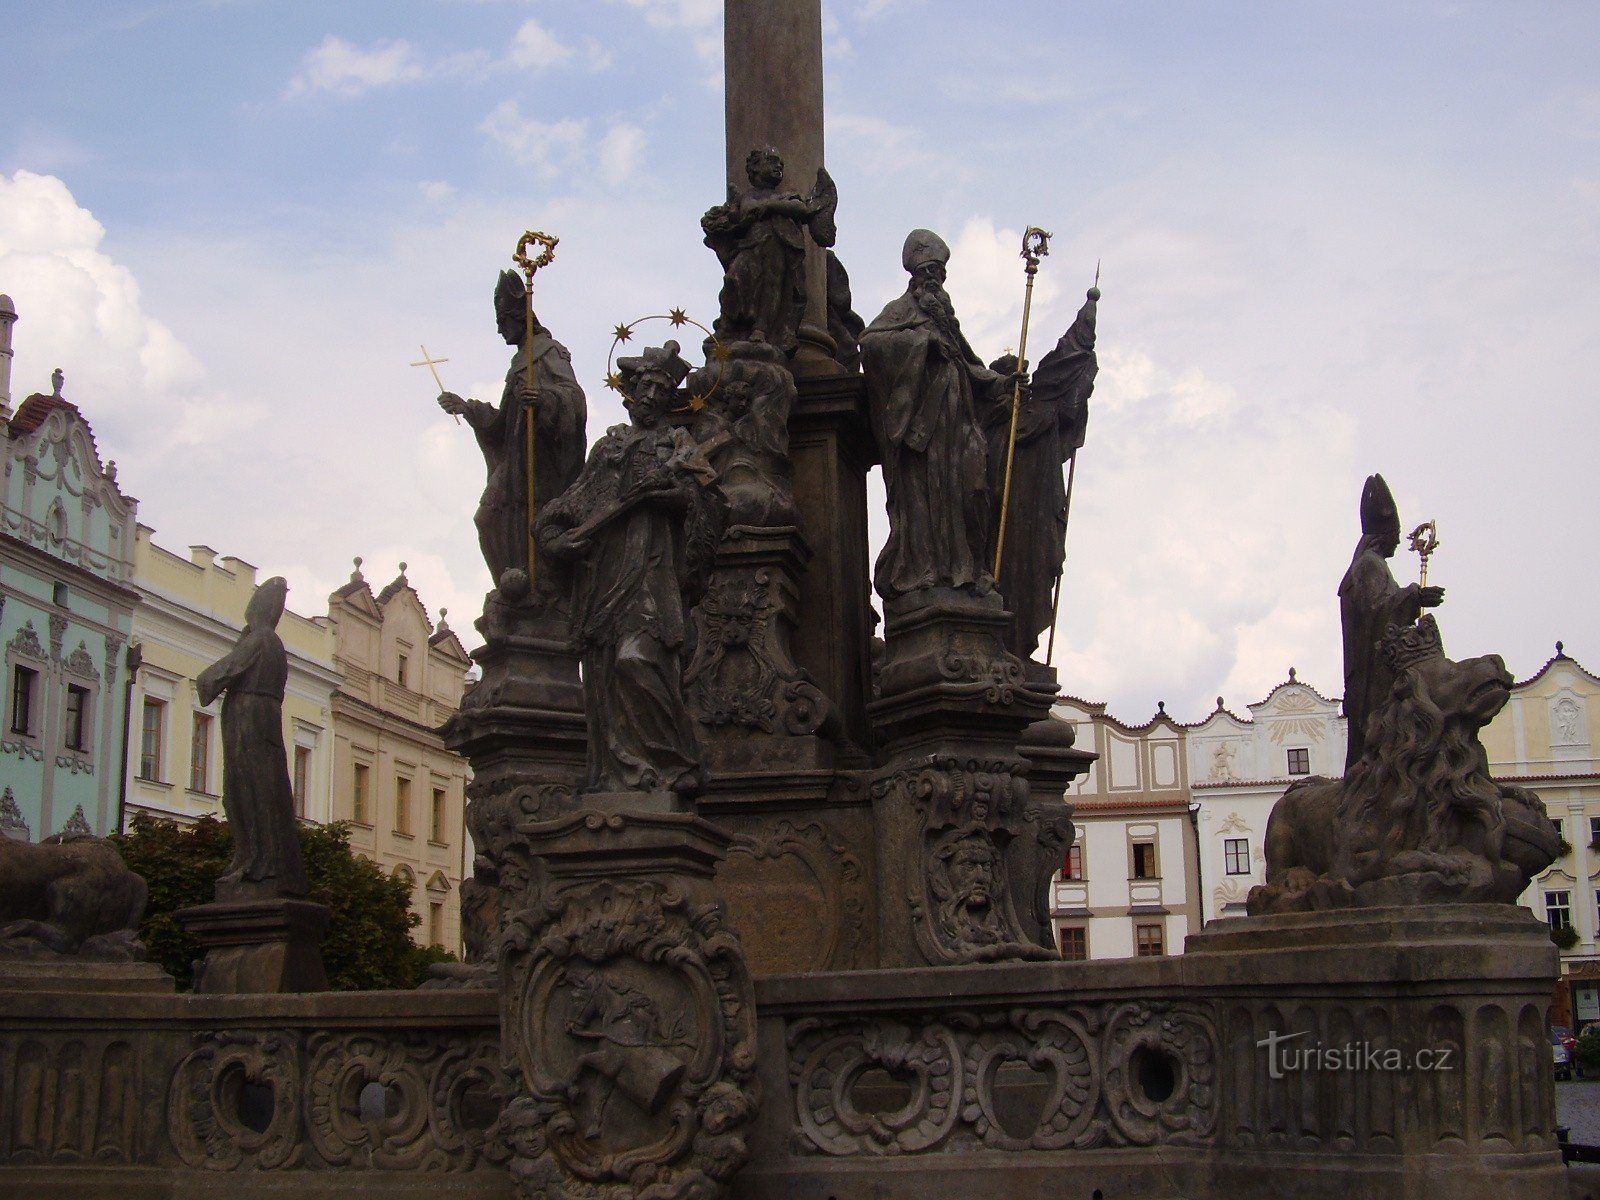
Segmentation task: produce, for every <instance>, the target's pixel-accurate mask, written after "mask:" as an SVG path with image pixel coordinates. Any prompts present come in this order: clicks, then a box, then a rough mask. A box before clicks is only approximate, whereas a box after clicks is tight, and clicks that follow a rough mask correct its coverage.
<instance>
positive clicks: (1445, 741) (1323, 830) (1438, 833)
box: [1247, 615, 1560, 916]
mask: <svg viewBox="0 0 1600 1200" xmlns="http://www.w3.org/2000/svg"><path fill="white" fill-rule="evenodd" d="M1382 653H1383V655H1384V657H1385V659H1386V660H1387V662H1388V663H1389V665H1390V667H1391V668H1392V669H1393V671H1394V684H1393V687H1392V689H1391V691H1390V693H1389V696H1388V697H1387V699H1386V701H1385V702H1384V703H1383V704H1382V705H1381V706H1380V707H1379V708H1378V709H1377V711H1375V712H1374V713H1373V714H1372V716H1371V718H1370V719H1369V721H1368V724H1367V729H1366V742H1365V748H1364V750H1363V752H1362V756H1361V758H1360V759H1359V760H1357V762H1356V763H1355V764H1354V765H1353V766H1352V767H1351V768H1350V770H1349V772H1348V773H1347V774H1346V775H1345V777H1344V778H1343V779H1326V778H1323V777H1321V776H1312V777H1311V778H1309V779H1303V780H1301V781H1300V782H1298V783H1296V784H1295V785H1294V786H1293V787H1291V788H1290V789H1289V790H1288V791H1287V792H1286V793H1284V796H1283V799H1282V800H1280V801H1278V803H1277V806H1276V807H1275V808H1274V809H1273V810H1272V817H1271V819H1270V820H1269V821H1268V822H1267V839H1266V853H1267V882H1266V883H1265V884H1263V885H1260V886H1258V887H1255V888H1253V889H1251V892H1250V896H1249V899H1248V901H1247V905H1248V908H1249V911H1250V913H1251V915H1252V916H1254V915H1259V914H1263V913H1280V912H1304V911H1308V910H1312V909H1329V908H1355V907H1361V908H1367V907H1377V906H1382V905H1396V904H1447V903H1474V902H1496V903H1503V904H1512V903H1515V902H1516V898H1517V896H1518V895H1520V894H1521V892H1522V891H1523V889H1524V888H1526V887H1527V886H1528V881H1529V880H1530V879H1532V878H1533V876H1535V875H1536V874H1538V873H1539V872H1540V871H1542V870H1544V869H1545V868H1546V867H1548V866H1549V865H1550V863H1552V862H1553V861H1555V858H1556V856H1557V855H1558V853H1559V852H1560V838H1559V837H1558V836H1557V834H1556V831H1555V827H1554V826H1553V825H1552V824H1551V823H1550V820H1549V818H1548V817H1547V816H1546V814H1545V808H1544V803H1543V802H1542V801H1541V800H1540V799H1539V797H1538V796H1536V795H1534V793H1532V792H1530V791H1528V790H1527V789H1526V788H1519V787H1512V786H1510V785H1507V784H1501V783H1497V782H1495V780H1493V779H1491V778H1490V776H1489V766H1488V757H1487V756H1486V755H1485V753H1484V750H1483V745H1482V743H1481V742H1480V741H1479V740H1478V733H1479V731H1480V730H1481V729H1482V728H1483V727H1484V726H1485V725H1487V724H1488V723H1489V722H1490V720H1492V719H1493V717H1494V715H1495V714H1496V713H1498V712H1499V711H1500V710H1501V709H1502V708H1503V707H1505V704H1506V702H1507V700H1509V699H1510V696H1511V684H1512V677H1511V675H1510V674H1509V673H1508V672H1507V671H1506V668H1505V663H1504V662H1503V661H1502V660H1501V658H1500V656H1499V655H1497V654H1489V655H1484V656H1482V657H1480V658H1471V659H1465V660H1463V661H1461V662H1456V661H1455V660H1453V659H1449V658H1446V657H1445V654H1444V647H1443V644H1442V642H1441V640H1440V637H1439V627H1438V624H1437V623H1436V621H1435V620H1434V618H1433V617H1432V616H1431V615H1429V616H1424V617H1422V618H1421V619H1420V620H1418V621H1416V622H1415V623H1414V624H1411V625H1405V626H1397V625H1390V626H1389V627H1388V630H1387V632H1386V633H1385V635H1384V637H1383V639H1382Z"/></svg>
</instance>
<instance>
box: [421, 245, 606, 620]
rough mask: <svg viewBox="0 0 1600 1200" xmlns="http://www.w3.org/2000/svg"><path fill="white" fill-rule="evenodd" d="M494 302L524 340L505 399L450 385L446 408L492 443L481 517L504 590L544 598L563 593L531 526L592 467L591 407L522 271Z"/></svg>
mask: <svg viewBox="0 0 1600 1200" xmlns="http://www.w3.org/2000/svg"><path fill="white" fill-rule="evenodd" d="M550 240H551V241H554V239H550ZM520 249H521V247H519V250H520ZM520 261H521V260H520V259H519V263H520ZM525 269H526V268H525ZM527 273H528V275H529V276H530V278H531V275H532V271H531V270H528V271H527ZM494 311H495V322H496V325H497V326H498V328H499V331H500V336H501V337H503V338H504V339H505V340H506V344H507V345H511V346H515V347H516V348H517V349H516V353H515V354H514V355H513V356H512V359H511V366H510V369H509V370H508V371H507V372H506V385H505V391H504V393H503V394H502V396H501V400H500V403H499V405H498V406H496V405H494V404H491V403H488V402H486V401H482V400H469V399H463V398H462V397H460V396H458V395H456V394H455V393H454V392H444V393H443V394H441V395H440V397H439V407H440V408H442V409H444V410H445V411H446V412H448V413H451V414H454V415H458V416H462V417H465V418H466V421H467V424H469V425H471V426H472V431H473V433H474V434H475V435H476V436H477V439H478V447H479V449H481V450H482V451H483V458H484V463H485V465H486V467H487V468H488V476H489V477H488V482H487V483H486V484H485V486H484V489H483V497H482V499H481V500H480V501H479V502H478V511H477V512H476V513H475V514H474V516H473V523H474V524H475V525H476V526H477V528H478V544H479V546H480V547H481V549H482V550H483V559H484V562H486V563H487V564H488V566H489V575H490V577H491V578H492V579H493V580H494V586H495V590H496V591H497V592H498V593H499V599H500V600H501V601H502V602H504V603H508V604H512V605H516V604H519V603H521V602H522V601H523V600H524V598H530V599H531V601H532V602H533V603H535V604H536V605H541V606H542V603H543V601H546V600H548V599H550V598H551V597H553V596H555V595H558V594H559V592H558V590H557V589H555V588H553V587H552V585H551V583H550V581H549V579H548V578H547V576H548V572H546V571H545V570H543V569H542V567H543V565H544V564H543V562H542V561H540V559H539V557H530V556H534V554H535V551H534V547H533V545H532V540H531V538H530V536H529V534H530V530H531V528H532V523H533V519H534V517H535V516H536V515H537V514H538V511H539V509H540V508H542V507H543V506H544V505H545V504H546V503H547V502H549V501H550V500H553V499H554V498H555V497H556V496H559V495H560V494H561V493H562V492H563V491H565V490H566V488H567V486H568V485H569V484H570V483H571V482H572V481H573V480H574V479H576V478H577V475H578V472H579V470H581V469H582V467H583V458H584V449H585V444H586V438H585V427H586V425H587V421H588V407H587V402H586V400H585V397H584V394H583V388H582V386H580V385H579V383H578V380H577V377H576V376H575V375H574V374H573V370H572V356H571V355H570V354H569V353H568V352H567V348H566V347H565V346H563V345H562V344H561V343H560V342H558V341H556V340H555V338H553V337H552V336H551V335H550V331H549V330H548V329H546V328H545V327H544V326H543V325H541V324H540V323H539V320H538V318H537V317H536V316H535V315H534V312H533V303H532V296H531V293H530V292H529V290H528V287H527V284H526V283H525V282H524V280H523V279H522V278H521V277H519V275H518V274H517V272H515V271H502V272H501V273H500V280H499V282H498V283H497V284H496V285H495V290H494Z"/></svg>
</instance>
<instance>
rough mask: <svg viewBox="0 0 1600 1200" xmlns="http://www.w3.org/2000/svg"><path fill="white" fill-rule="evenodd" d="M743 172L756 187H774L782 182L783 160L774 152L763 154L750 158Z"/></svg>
mask: <svg viewBox="0 0 1600 1200" xmlns="http://www.w3.org/2000/svg"><path fill="white" fill-rule="evenodd" d="M745 174H747V175H748V176H749V177H750V182H751V184H753V185H754V186H755V187H758V188H768V189H771V188H775V187H777V186H778V185H779V184H780V183H782V182H783V160H782V159H781V158H779V157H778V156H777V155H775V154H763V155H760V156H759V157H755V158H752V159H750V161H749V162H748V163H747V164H746V166H745Z"/></svg>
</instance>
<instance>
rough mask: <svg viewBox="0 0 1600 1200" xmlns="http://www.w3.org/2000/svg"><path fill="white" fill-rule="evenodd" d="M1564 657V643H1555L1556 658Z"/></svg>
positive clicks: (1565, 654) (1565, 650) (1565, 651)
mask: <svg viewBox="0 0 1600 1200" xmlns="http://www.w3.org/2000/svg"><path fill="white" fill-rule="evenodd" d="M1566 656H1567V647H1566V645H1565V644H1564V643H1562V642H1557V643H1556V657H1557V658H1565V657H1566Z"/></svg>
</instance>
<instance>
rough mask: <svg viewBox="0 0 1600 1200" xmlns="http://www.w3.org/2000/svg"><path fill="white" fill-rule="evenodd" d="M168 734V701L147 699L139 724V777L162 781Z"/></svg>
mask: <svg viewBox="0 0 1600 1200" xmlns="http://www.w3.org/2000/svg"><path fill="white" fill-rule="evenodd" d="M166 736H167V702H166V701H165V700H149V699H147V700H145V702H144V718H143V720H142V722H141V723H140V726H139V778H140V779H148V780H149V781H150V782H151V783H160V782H161V768H162V761H161V760H162V756H163V751H164V749H165V743H166Z"/></svg>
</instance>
